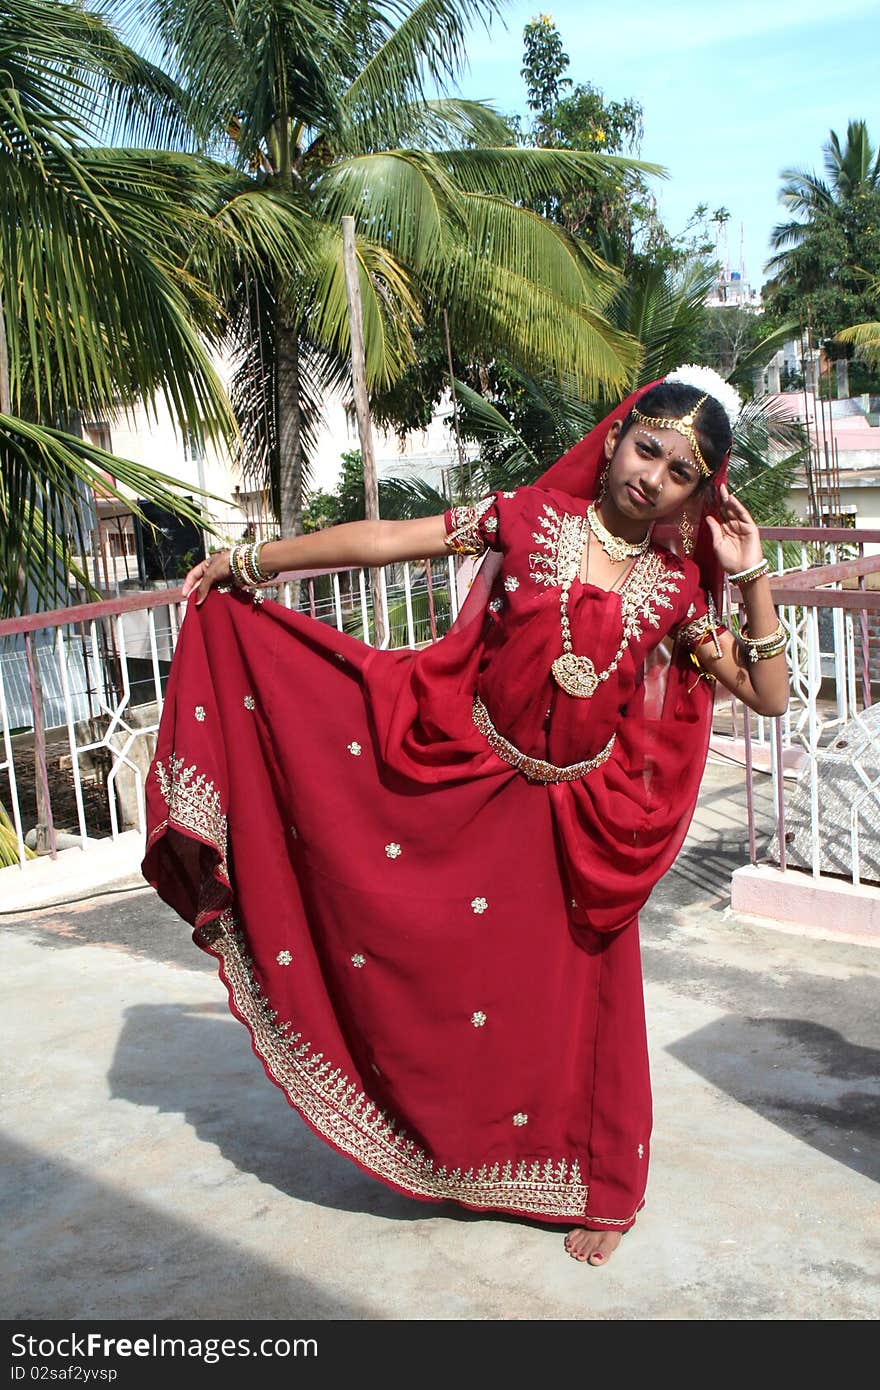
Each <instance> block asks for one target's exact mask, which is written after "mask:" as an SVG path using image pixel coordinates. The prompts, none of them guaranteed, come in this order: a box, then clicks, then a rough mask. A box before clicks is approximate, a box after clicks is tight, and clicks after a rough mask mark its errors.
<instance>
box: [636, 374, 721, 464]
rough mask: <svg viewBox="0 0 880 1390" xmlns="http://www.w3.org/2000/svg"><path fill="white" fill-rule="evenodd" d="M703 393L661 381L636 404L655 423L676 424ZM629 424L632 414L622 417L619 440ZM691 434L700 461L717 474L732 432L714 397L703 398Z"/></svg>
mask: <svg viewBox="0 0 880 1390" xmlns="http://www.w3.org/2000/svg"><path fill="white" fill-rule="evenodd" d="M704 394H705V393H704V392H703V391H700V390H698V389H697V387H696V386H685V385H684V383H683V382H680V381H661V382H660V383H659V385H658V386H652V387H651V390H650V391H646V392H645V394H644V395H643V396H642V397H641V398H640V400H639V401H638V404H637V409H638V410H640V411H641V412H642V414H643V415H653V416H655V417H656V418H657V419H661V420H662V419H667V420H680V419H681V418H682V417H683V416H685V415H687V413H688V411H690V410H693V408H694V406H695V405H696V403H697V401H698V400H699V399H700V397H701V396H702V395H704ZM632 423H633V415H632V411H630V412H629V414H628V415H627V416H626V418H625V419H624V421H623V424H622V426H621V429H620V437H621V438H623V436H624V435H625V434H626V432H627V430H628V429H629V428H630V427H631V425H632ZM694 433H695V434H696V436H697V439H698V440H699V444H700V449H701V450H702V453H703V458H704V459H705V460H706V463H707V464H708V465H709V467H710V468H711V470H712V472H713V474H714V473H717V472H718V469H719V468H720V467H721V464H722V462H723V460H724V457H725V455H726V454H727V452H728V451H729V449H730V445H731V441H732V439H733V431H732V430H731V428H730V421H729V420H728V418H727V412H726V411H725V409H724V407H723V406H722V405H721V404H720V403H719V402H718V401H716V399H715V397H714V396H707V397H706V400H705V401H704V402H703V404H702V405H701V406H700V411H699V414H698V415H697V420H696V424H695V425H694Z"/></svg>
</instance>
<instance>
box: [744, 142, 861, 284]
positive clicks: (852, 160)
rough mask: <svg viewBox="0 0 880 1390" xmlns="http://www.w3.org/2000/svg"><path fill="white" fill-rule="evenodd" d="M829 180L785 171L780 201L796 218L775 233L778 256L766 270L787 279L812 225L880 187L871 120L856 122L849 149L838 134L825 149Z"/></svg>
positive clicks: (773, 245)
mask: <svg viewBox="0 0 880 1390" xmlns="http://www.w3.org/2000/svg"><path fill="white" fill-rule="evenodd" d="M822 150H823V154H824V164H825V179H824V180H823V179H820V178H819V177H818V175H817V174H815V173H814V172H812V171H809V170H806V169H784V170H783V172H782V174H781V178H782V179H783V180H784V182H783V185H782V188H781V189H780V190H779V201H780V202H781V203H782V204H783V205H784V206H785V207H786V208H787V210H788V212H789V213H790V214H792V215H793V218H794V220H792V221H789V222H781V223H779V224H778V225H777V226H776V227H774V228H773V230H772V232H771V233H770V246H771V248H772V250H774V251H775V252H776V253H777V254H776V255H775V256H773V257H771V259H770V260H769V261H768V262H767V265H766V267H765V269H766V270H767V271H770V272H771V273H772V274H774V275H777V276H784V274H785V270H786V266H787V262H788V257H789V255H790V253H791V251H792V250H794V249H795V248H796V247H798V246H800V245H801V243H802V242H803V240H804V238H805V237H806V235H807V234H808V232H809V229H810V224H811V222H813V221H814V220H815V219H816V217H817V216H820V215H821V214H822V213H827V212H830V211H833V209H834V208H836V207H838V206H840V205H841V204H842V203H846V202H847V201H849V200H850V199H852V198H854V197H855V196H856V195H857V194H859V193H860V192H864V191H866V190H877V189H880V149H875V148H874V147H873V145H872V144H871V140H870V137H869V135H868V127H867V124H866V122H865V121H850V122H849V124H848V126H847V131H846V141H845V143H844V144H843V145H841V143H840V139H839V138H838V136H837V133H836V132H835V131H833V130H832V131H831V132H830V133H829V138H828V139H827V140H826V142H825V144H824V145H823V146H822Z"/></svg>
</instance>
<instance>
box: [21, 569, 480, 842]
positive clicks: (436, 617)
mask: <svg viewBox="0 0 880 1390" xmlns="http://www.w3.org/2000/svg"><path fill="white" fill-rule="evenodd" d="M466 574H467V570H466V569H464V568H462V567H457V566H456V564H455V561H454V559H453V557H452V556H450V557H448V559H445V560H434V561H431V560H426V561H424V562H421V563H415V562H408V563H406V564H403V565H395V566H391V567H389V568H388V569H387V570H385V571H383V572H382V576H381V586H380V591H381V596H382V606H383V610H384V615H385V630H386V632H387V633H388V638H387V642H386V645H391V646H396V647H404V646H408V647H417V646H420V645H422V644H424V643H426V642H432V641H436V639H437V638H438V637H441V636H442V635H443V633H444V632H445V631H446V630H447V629H448V627H449V625H450V624H451V622H452V621H454V619H455V617H456V615H457V613H458V604H459V588H460V587H461V586H462V584H463V581H464V578H465V576H466ZM285 578H287V579H289V580H291V581H293V580H294V576H282V579H285ZM285 587H286V590H287V593H288V595H290V594H291V593H292V592H293V589H294V583H289V584H287V585H286V586H285ZM295 587H296V588H297V589H298V604H297V606H298V608H299V609H300V610H301V611H303V612H305V613H309V614H310V615H311V616H312V617H313V618H316V619H318V620H319V621H322V622H326V623H329V624H331V625H332V626H335V627H336V628H337V629H339V630H340V631H348V632H350V633H352V634H353V635H355V636H357V637H360V638H362V639H363V640H364V641H367V642H369V641H370V640H371V636H372V633H373V611H372V598H371V593H370V584H369V578H368V573H367V572H366V571H364V570H315V571H309V572H305V573H299V574H297V575H296V576H295ZM182 619H183V612H182V602H181V590H180V589H179V588H174V589H170V588H165V589H157V590H155V591H154V592H151V593H144V592H141V593H137V594H128V595H123V596H121V597H119V598H114V599H108V600H105V601H103V602H99V603H87V604H80V605H77V606H75V607H71V608H64V609H58V610H56V611H54V612H51V613H37V614H34V615H30V616H27V617H21V618H12V619H7V620H4V621H0V733H2V757H0V805H6V806H7V809H8V810H9V813H10V817H11V820H12V824H13V827H14V835H15V842H16V846H17V857H18V862H19V864H20V865H24V863H25V862H26V855H25V843H26V830H25V822H26V821H27V822H30V823H32V824H35V825H36V826H37V827H38V834H39V836H40V838H41V841H42V843H41V844H40V848H43V849H46V850H47V851H48V853H49V854H51V856H52V857H53V858H54V857H55V856H56V854H57V850H58V843H59V834H58V830H59V829H60V828H61V826H62V825H63V826H64V832H65V838H64V841H63V844H64V845H68V844H71V843H72V844H79V845H80V847H82V848H85V847H86V845H87V844H88V842H89V840H90V839H93V838H96V837H99V836H102V835H110V836H112V837H113V838H114V839H115V838H116V837H117V836H118V835H119V834H120V833H121V831H122V830H126V829H137V830H141V831H143V829H144V780H145V777H146V772H147V769H148V767H149V763H150V760H151V758H152V755H153V752H154V750H155V739H156V733H157V730H158V726H159V718H160V715H161V711H162V703H163V695H164V689H165V683H166V680H167V676H168V671H169V669H170V665H171V658H172V656H173V654H174V648H175V645H176V642H177V635H178V632H179V629H180V624H181V621H182ZM3 774H5V780H6V785H5V786H4V783H3ZM59 808H60V814H59Z"/></svg>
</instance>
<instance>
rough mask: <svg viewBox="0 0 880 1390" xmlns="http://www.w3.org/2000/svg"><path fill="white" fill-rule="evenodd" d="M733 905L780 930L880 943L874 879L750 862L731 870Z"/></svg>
mask: <svg viewBox="0 0 880 1390" xmlns="http://www.w3.org/2000/svg"><path fill="white" fill-rule="evenodd" d="M730 907H731V911H733V912H735V913H736V914H737V915H745V916H751V917H760V918H761V919H762V920H763V921H764V922H766V923H767V925H769V926H772V927H776V928H778V929H779V930H781V931H797V932H799V933H801V934H802V935H804V936H813V937H820V938H822V939H823V940H825V941H850V942H856V943H859V944H861V945H864V944H868V945H874V946H880V888H875V887H873V885H870V884H860V885H859V886H858V887H856V886H854V885H853V884H852V883H848V882H847V881H846V880H845V879H839V878H831V877H830V876H828V875H827V874H823V875H822V877H821V878H813V876H812V874H807V873H803V872H802V871H800V870H798V869H786V870H785V871H783V870H781V869H774V868H771V867H770V866H769V865H766V864H760V865H752V864H747V865H745V867H744V868H742V869H735V870H734V872H733V875H732V876H731V883H730Z"/></svg>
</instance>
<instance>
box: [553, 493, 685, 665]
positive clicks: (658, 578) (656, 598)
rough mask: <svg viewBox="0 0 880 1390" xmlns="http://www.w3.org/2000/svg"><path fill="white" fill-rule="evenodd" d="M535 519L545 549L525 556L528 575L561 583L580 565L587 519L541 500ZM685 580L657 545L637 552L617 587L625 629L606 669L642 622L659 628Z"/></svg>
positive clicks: (638, 636)
mask: <svg viewBox="0 0 880 1390" xmlns="http://www.w3.org/2000/svg"><path fill="white" fill-rule="evenodd" d="M539 524H540V526H541V531H540V532H538V531H533V532H532V538H533V539H534V540H535V541H536V542H537V544H538V545H539V546H541V547H542V549H543V551H544V553H543V554H542V553H540V552H534V553H533V554H531V555H530V556H529V565H530V568H531V577H532V579H534V581H535V583H536V584H565V583H566V582H567V581H568V580H571V579H574V578H575V577H576V576H577V575H578V573H579V570H580V563H581V555H582V553H583V547H584V528H585V527H586V519H585V518H584V517H582V516H576V515H574V514H573V513H569V512H565V513H564V514H563V515H561V516H560V514H559V512H557V511H556V509H555V508H554V507H551V506H550V505H549V503H546V502H545V503H544V515H543V516H542V517H541V520H540V523H539ZM683 579H684V572H683V571H682V570H679V569H676V568H675V567H674V566H672V565H670V564H669V563H668V560H667V559H665V558H664V556H663V555H662V554H661V552H660V551H659V550H654V549H652V548H651V547H649V548H648V549H647V550H646V551H645V552H644V554H643V555H639V556H637V557H636V560H635V562H634V564H633V567H632V569H631V570H630V572H629V574H628V576H627V579H626V582H625V583H624V585H623V587H622V588H621V590H620V601H621V617H622V619H623V632H622V636H621V643H620V647H619V648H618V653H617V655H616V656H615V658H614V660H613V661H612V663H611V666H610V667H609V668H608V672H609V674H610V673H611V671H612V670H613V669H615V667H616V664H617V662H618V661H619V660H620V658H621V656H622V655H623V653H624V651H625V650H626V648H627V647H628V645H629V644H630V642H632V641H633V640H635V641H640V640H641V638H642V637H643V635H644V632H645V629H646V627H651V628H654V629H655V630H657V631H659V629H660V626H661V612H662V610H663V609H666V610H667V611H671V610H672V609H673V607H674V596H675V595H676V594H678V593H679V586H680V584H681V582H682V580H683ZM603 675H604V673H603ZM600 679H601V677H600Z"/></svg>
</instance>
